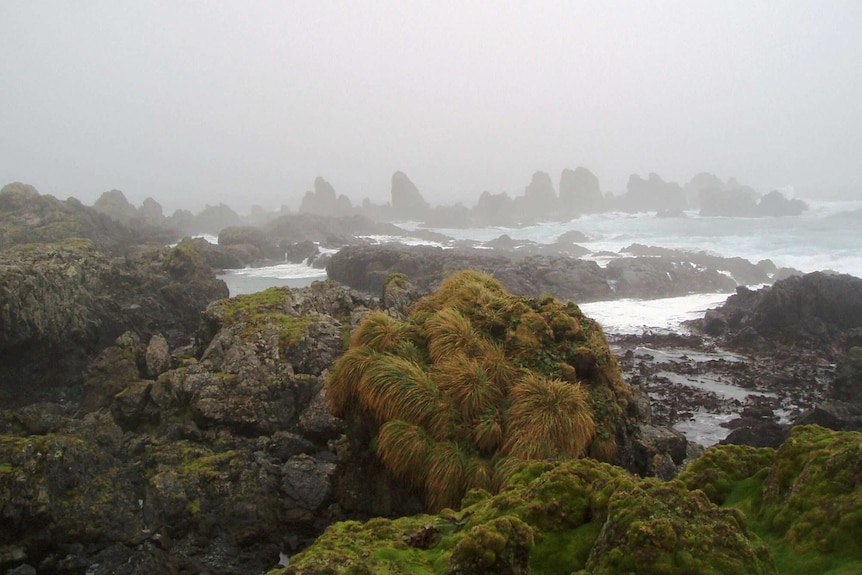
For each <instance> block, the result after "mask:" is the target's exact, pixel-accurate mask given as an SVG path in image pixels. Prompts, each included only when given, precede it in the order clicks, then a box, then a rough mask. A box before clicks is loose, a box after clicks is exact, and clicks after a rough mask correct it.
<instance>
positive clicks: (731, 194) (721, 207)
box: [700, 187, 757, 218]
mask: <svg viewBox="0 0 862 575" xmlns="http://www.w3.org/2000/svg"><path fill="white" fill-rule="evenodd" d="M756 210H757V192H755V191H754V190H752V189H751V188H747V187H741V188H734V189H724V190H717V189H706V190H702V191H701V192H700V215H702V216H721V217H727V218H737V217H751V216H753V215H754V213H755V211H756Z"/></svg>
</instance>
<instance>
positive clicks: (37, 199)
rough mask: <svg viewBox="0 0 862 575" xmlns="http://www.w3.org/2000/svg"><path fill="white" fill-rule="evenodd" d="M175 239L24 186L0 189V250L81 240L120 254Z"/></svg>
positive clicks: (164, 232) (171, 234) (167, 233)
mask: <svg viewBox="0 0 862 575" xmlns="http://www.w3.org/2000/svg"><path fill="white" fill-rule="evenodd" d="M176 237H177V234H176V233H175V232H173V231H171V230H168V229H162V228H155V227H151V226H140V227H137V228H135V229H132V228H130V227H128V226H125V225H123V224H121V223H120V222H118V221H117V220H115V219H113V218H111V217H109V216H107V215H105V214H102V213H99V212H98V211H96V210H94V209H93V208H91V207H88V206H85V205H83V204H82V203H81V202H80V201H78V200H76V199H75V198H69V199H68V200H66V201H61V200H58V199H57V198H55V197H54V196H50V195H47V194H46V195H42V194H39V192H38V191H37V190H36V188H34V187H33V186H29V185H26V184H21V183H14V184H8V185H6V186H4V187H3V189H2V190H0V250H4V249H6V248H9V247H12V246H15V245H20V244H29V243H38V242H59V241H63V240H67V239H70V238H83V239H88V240H90V241H92V242H93V244H94V245H95V246H96V247H97V248H98V249H99V250H101V251H104V252H106V253H111V254H116V255H120V254H122V253H123V252H124V250H126V249H127V248H128V247H130V246H132V245H135V244H138V243H145V242H156V243H160V244H167V243H170V242H171V241H175V239H176Z"/></svg>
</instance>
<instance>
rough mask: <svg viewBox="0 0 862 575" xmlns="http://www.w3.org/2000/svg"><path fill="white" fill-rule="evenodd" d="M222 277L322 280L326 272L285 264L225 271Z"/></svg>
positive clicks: (302, 265)
mask: <svg viewBox="0 0 862 575" xmlns="http://www.w3.org/2000/svg"><path fill="white" fill-rule="evenodd" d="M223 275H234V276H243V277H249V278H276V279H305V278H324V277H326V270H325V269H318V268H313V267H311V266H309V265H307V264H304V263H302V264H289V263H285V264H278V265H274V266H264V267H259V268H242V269H232V270H225V271H224V274H223Z"/></svg>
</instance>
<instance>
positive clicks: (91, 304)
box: [0, 239, 227, 405]
mask: <svg viewBox="0 0 862 575" xmlns="http://www.w3.org/2000/svg"><path fill="white" fill-rule="evenodd" d="M226 296H227V287H226V286H225V284H224V282H222V281H221V280H218V279H216V278H215V275H214V274H213V272H212V270H211V269H210V268H209V267H208V266H206V264H205V263H204V262H203V260H202V258H201V257H200V254H199V252H198V251H197V250H196V249H194V247H193V246H190V245H188V244H180V245H179V246H177V247H175V248H142V249H138V250H135V251H130V252H129V253H128V254H127V255H126V256H124V257H122V258H111V257H109V256H107V255H105V254H104V253H103V252H100V251H99V250H98V249H96V246H95V245H94V244H93V243H91V242H89V241H88V240H79V239H69V240H66V241H63V242H60V243H54V244H29V245H23V246H16V247H13V248H10V249H7V250H3V251H0V299H2V301H3V306H2V311H0V353H2V355H3V361H2V363H0V399H2V401H3V403H4V404H5V405H11V404H12V403H11V402H12V401H13V397H14V398H17V399H18V400H22V399H23V400H31V399H32V398H31V395H32V394H36V395H38V394H39V393H43V392H46V390H48V391H50V390H51V389H57V388H66V389H71V388H70V386H74V384H79V383H81V373H82V370H83V367H84V366H85V365H86V364H87V362H89V361H90V360H91V359H93V358H94V357H95V356H96V354H97V353H98V352H99V351H100V350H102V349H104V348H106V347H107V346H108V345H110V344H111V343H113V341H114V340H115V339H116V338H117V337H118V336H120V335H121V334H122V333H124V332H126V331H133V332H135V333H137V334H138V335H139V336H140V337H142V338H145V341H148V340H149V338H150V337H151V336H152V335H155V334H156V333H161V334H163V336H165V337H167V338H168V339H169V340H171V342H172V343H173V344H174V345H178V344H180V343H187V342H188V334H189V333H191V332H192V331H193V330H194V329H195V327H196V326H197V324H198V322H199V319H200V312H201V311H202V310H203V309H204V307H205V306H206V305H207V304H208V303H209V302H210V301H213V300H215V299H218V298H222V297H226ZM13 383H14V385H13Z"/></svg>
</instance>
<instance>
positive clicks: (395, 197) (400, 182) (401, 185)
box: [392, 171, 429, 221]
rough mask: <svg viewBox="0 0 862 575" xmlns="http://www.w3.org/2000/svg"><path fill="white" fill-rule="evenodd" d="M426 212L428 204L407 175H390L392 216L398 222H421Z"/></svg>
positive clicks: (402, 173) (399, 173)
mask: <svg viewBox="0 0 862 575" xmlns="http://www.w3.org/2000/svg"><path fill="white" fill-rule="evenodd" d="M428 210H429V206H428V202H426V201H425V198H423V197H422V194H421V193H419V189H418V188H417V187H416V185H415V184H414V183H413V182H412V181H410V178H408V177H407V174H405V173H404V172H400V171H399V172H395V173H394V174H392V215H393V216H394V217H395V218H396V219H399V220H418V221H423V220H424V219H425V217H426V215H427V212H428Z"/></svg>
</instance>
